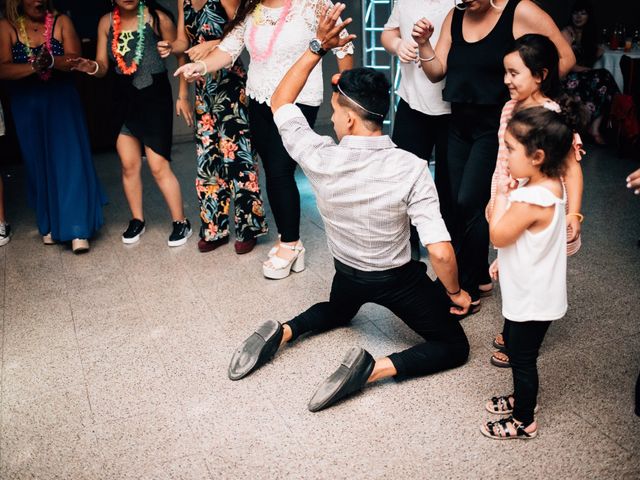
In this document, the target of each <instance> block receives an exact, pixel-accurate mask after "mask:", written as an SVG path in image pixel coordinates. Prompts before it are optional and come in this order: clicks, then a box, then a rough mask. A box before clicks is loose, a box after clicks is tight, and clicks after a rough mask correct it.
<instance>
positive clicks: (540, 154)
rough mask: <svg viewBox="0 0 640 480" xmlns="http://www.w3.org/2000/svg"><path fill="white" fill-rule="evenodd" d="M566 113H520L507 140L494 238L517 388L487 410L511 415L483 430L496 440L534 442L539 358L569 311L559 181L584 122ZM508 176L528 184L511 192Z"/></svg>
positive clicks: (532, 110) (535, 110)
mask: <svg viewBox="0 0 640 480" xmlns="http://www.w3.org/2000/svg"><path fill="white" fill-rule="evenodd" d="M568 107H569V109H571V113H570V112H562V111H561V112H558V111H556V109H551V108H545V107H532V108H528V109H524V110H521V111H519V112H518V113H516V114H515V115H514V116H513V118H512V119H511V121H510V122H509V124H508V126H507V130H506V133H505V144H506V148H507V155H506V156H507V162H508V170H507V171H506V172H503V173H502V175H501V176H500V178H499V179H498V182H497V195H496V198H495V204H494V207H493V212H492V214H491V218H490V221H489V233H490V236H491V242H492V243H493V244H494V245H495V246H496V247H497V248H498V259H499V265H500V270H499V276H500V279H499V280H500V290H501V292H502V314H503V316H504V317H505V320H506V322H505V337H506V338H505V340H506V342H505V343H506V345H507V354H508V355H509V358H510V360H511V369H512V372H513V387H514V388H513V393H512V394H509V395H504V396H497V397H493V398H492V399H491V400H489V401H488V402H487V404H486V409H487V410H488V411H489V412H491V413H494V414H498V415H506V417H505V418H503V419H501V420H498V421H494V422H488V423H485V424H484V425H482V427H481V429H480V430H481V432H482V433H483V434H484V435H485V436H487V437H490V438H494V439H500V440H502V439H512V438H521V439H530V438H533V437H535V436H536V434H537V424H536V422H535V420H534V411H535V410H536V409H537V395H538V371H537V366H536V360H537V358H538V351H539V349H540V345H541V344H542V340H543V339H544V336H545V334H546V332H547V329H548V328H549V326H550V325H551V322H553V321H555V320H559V319H561V318H562V317H563V316H564V315H565V313H566V311H567V278H566V277H567V245H566V242H567V233H566V232H567V221H566V217H565V204H566V201H567V200H566V198H567V196H566V192H565V189H564V187H563V184H562V181H561V176H562V175H563V173H564V172H565V170H566V168H567V158H568V156H569V153H570V151H572V148H573V147H572V142H573V130H574V127H575V126H576V125H575V123H577V122H576V119H578V118H579V117H580V116H579V115H578V113H579V108H580V107H579V105H575V106H574V104H572V103H570V104H568ZM573 110H575V113H576V114H574V112H573ZM509 176H510V177H512V178H516V179H519V180H520V183H521V184H522V183H523V182H526V184H525V185H524V186H521V187H520V188H515V189H514V188H513V186H514V185H513V184H512V182H511V181H510V178H509Z"/></svg>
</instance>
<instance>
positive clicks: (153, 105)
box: [108, 23, 173, 160]
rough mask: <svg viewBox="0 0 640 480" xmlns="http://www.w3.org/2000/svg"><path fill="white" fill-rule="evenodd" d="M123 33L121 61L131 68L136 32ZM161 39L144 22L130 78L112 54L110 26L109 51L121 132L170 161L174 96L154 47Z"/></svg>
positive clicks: (111, 30) (121, 37)
mask: <svg viewBox="0 0 640 480" xmlns="http://www.w3.org/2000/svg"><path fill="white" fill-rule="evenodd" d="M123 33H125V34H126V35H120V42H119V43H120V44H121V45H122V46H123V50H124V51H126V53H124V60H125V62H126V63H127V65H130V64H131V62H132V61H133V58H134V56H135V50H136V45H137V43H138V40H139V39H138V32H137V31H132V32H123ZM127 33H130V35H129V34H127ZM161 40H162V39H161V38H160V37H159V36H158V35H157V34H156V32H155V31H154V29H153V27H152V26H151V25H150V24H149V23H146V24H145V38H144V54H143V56H142V61H141V62H140V65H138V69H137V70H136V71H135V73H134V74H133V75H125V74H123V73H122V71H121V70H120V68H118V64H117V63H116V61H115V57H114V55H113V52H112V51H111V42H112V41H113V25H112V26H111V28H110V29H109V36H108V46H109V48H108V49H109V58H110V59H111V61H112V63H113V65H114V66H115V67H114V68H115V72H116V81H115V91H116V94H117V95H118V98H117V99H116V107H117V115H118V118H119V121H120V122H121V125H122V127H121V130H120V133H122V134H125V135H131V136H133V137H136V138H137V139H138V140H140V141H141V142H142V143H143V144H144V145H145V146H147V147H149V148H150V149H151V150H153V151H154V152H155V153H157V154H159V155H162V156H163V157H164V158H166V159H167V160H171V146H172V137H173V96H172V92H171V84H170V83H169V79H168V78H167V69H166V67H165V65H164V61H163V60H162V58H161V57H160V54H159V53H158V50H157V48H156V47H157V45H158V42H159V41H161Z"/></svg>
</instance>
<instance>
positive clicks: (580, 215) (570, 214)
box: [567, 213, 584, 223]
mask: <svg viewBox="0 0 640 480" xmlns="http://www.w3.org/2000/svg"><path fill="white" fill-rule="evenodd" d="M567 217H578V221H579V222H580V223H582V222H584V215H583V214H581V213H567Z"/></svg>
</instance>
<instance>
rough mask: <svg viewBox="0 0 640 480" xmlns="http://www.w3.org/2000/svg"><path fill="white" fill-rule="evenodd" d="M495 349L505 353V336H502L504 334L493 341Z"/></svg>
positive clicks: (500, 334) (498, 335)
mask: <svg viewBox="0 0 640 480" xmlns="http://www.w3.org/2000/svg"><path fill="white" fill-rule="evenodd" d="M493 347H494V348H496V349H498V350H500V351H503V350H504V349H505V346H504V336H503V335H502V333H499V334H497V335H496V336H495V337H494V339H493Z"/></svg>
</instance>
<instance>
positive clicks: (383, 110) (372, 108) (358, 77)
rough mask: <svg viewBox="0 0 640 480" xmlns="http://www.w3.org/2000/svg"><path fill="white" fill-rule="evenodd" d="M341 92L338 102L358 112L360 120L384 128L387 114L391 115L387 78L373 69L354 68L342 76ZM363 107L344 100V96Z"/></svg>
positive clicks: (340, 81) (339, 84)
mask: <svg viewBox="0 0 640 480" xmlns="http://www.w3.org/2000/svg"><path fill="white" fill-rule="evenodd" d="M338 86H339V87H340V90H342V92H340V91H339V90H338V89H337V88H334V90H336V91H337V92H338V94H339V95H338V102H340V105H342V106H345V107H349V108H351V109H353V111H354V112H357V113H358V115H359V116H360V118H362V119H363V120H365V121H366V122H371V123H373V124H374V125H375V126H376V127H377V128H382V124H383V122H384V119H385V117H386V116H387V113H389V105H390V99H389V89H390V88H391V85H390V84H389V81H388V80H387V77H385V75H384V74H383V73H381V72H377V71H375V70H373V69H372V68H354V69H351V70H346V71H344V72H342V74H341V75H340V80H339V81H338ZM343 94H344V95H346V96H347V97H349V98H350V99H352V100H353V101H355V102H357V103H358V104H359V105H361V106H362V107H363V108H364V109H366V110H368V112H367V111H365V110H363V108H358V106H357V105H355V104H353V103H352V102H350V101H349V99H348V98H344V95H343Z"/></svg>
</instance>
